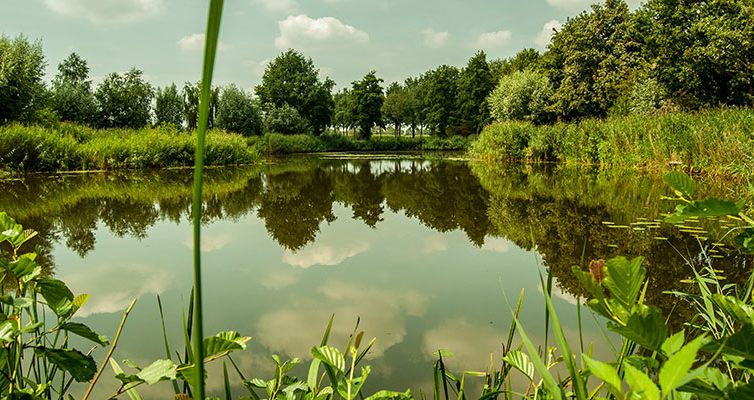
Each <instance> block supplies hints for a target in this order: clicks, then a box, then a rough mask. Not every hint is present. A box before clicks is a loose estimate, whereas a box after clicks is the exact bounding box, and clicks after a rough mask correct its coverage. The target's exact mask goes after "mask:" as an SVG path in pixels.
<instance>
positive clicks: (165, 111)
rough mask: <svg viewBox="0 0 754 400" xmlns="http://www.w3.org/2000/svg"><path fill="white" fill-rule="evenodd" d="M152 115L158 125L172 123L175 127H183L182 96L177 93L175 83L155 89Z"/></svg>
mask: <svg viewBox="0 0 754 400" xmlns="http://www.w3.org/2000/svg"><path fill="white" fill-rule="evenodd" d="M154 117H155V122H156V123H157V124H158V125H159V124H173V125H174V126H176V127H177V128H181V127H183V97H182V96H181V94H180V93H178V88H177V87H176V86H175V83H172V84H170V86H165V87H164V88H160V89H157V94H156V95H155V103H154Z"/></svg>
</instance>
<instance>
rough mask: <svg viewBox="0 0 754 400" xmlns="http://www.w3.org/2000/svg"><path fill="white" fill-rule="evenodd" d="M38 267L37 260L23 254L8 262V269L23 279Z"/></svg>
mask: <svg viewBox="0 0 754 400" xmlns="http://www.w3.org/2000/svg"><path fill="white" fill-rule="evenodd" d="M37 268H38V266H37V263H36V261H34V260H33V259H31V258H30V257H24V256H21V257H19V258H18V260H16V261H11V262H10V263H9V264H8V270H9V271H10V272H11V273H13V275H14V276H15V277H16V278H18V279H23V277H25V276H26V275H29V274H31V273H32V272H34V271H35V270H36V269H37Z"/></svg>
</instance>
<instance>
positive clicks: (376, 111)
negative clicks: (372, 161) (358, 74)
mask: <svg viewBox="0 0 754 400" xmlns="http://www.w3.org/2000/svg"><path fill="white" fill-rule="evenodd" d="M382 82H383V81H382V78H378V77H377V75H376V72H375V71H370V72H369V73H368V74H366V75H364V78H362V79H361V80H360V81H355V82H353V83H352V84H351V86H352V89H351V90H352V92H353V97H354V111H353V114H354V119H355V121H356V126H358V127H359V137H361V138H362V139H369V138H370V137H371V136H372V127H373V126H374V125H375V124H379V123H380V122H381V121H382V103H383V102H384V101H385V97H384V95H383V91H382V85H381V83H382Z"/></svg>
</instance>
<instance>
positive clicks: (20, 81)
mask: <svg viewBox="0 0 754 400" xmlns="http://www.w3.org/2000/svg"><path fill="white" fill-rule="evenodd" d="M44 69H45V59H44V54H43V53H42V44H41V43H40V42H35V43H30V42H29V40H28V39H27V38H26V37H24V36H21V35H19V36H17V37H16V38H15V39H11V38H9V37H7V36H5V34H3V35H0V124H6V123H8V122H10V121H29V120H32V119H33V117H34V115H35V113H36V112H37V110H38V109H40V108H41V106H42V103H43V100H44V91H45V88H44V84H43V83H42V76H43V75H44Z"/></svg>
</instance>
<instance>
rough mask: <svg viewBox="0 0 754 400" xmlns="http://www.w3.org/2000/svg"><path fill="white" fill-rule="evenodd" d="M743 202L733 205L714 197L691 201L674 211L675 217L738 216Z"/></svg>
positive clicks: (730, 202)
mask: <svg viewBox="0 0 754 400" xmlns="http://www.w3.org/2000/svg"><path fill="white" fill-rule="evenodd" d="M743 205H744V203H743V201H739V202H738V203H734V202H732V201H730V200H722V199H718V198H716V197H708V198H706V199H704V200H696V201H692V202H690V203H689V204H687V205H686V206H684V207H681V208H680V209H677V210H676V215H678V216H679V217H682V218H688V217H724V216H728V215H738V213H740V212H741V209H742V208H743Z"/></svg>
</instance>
